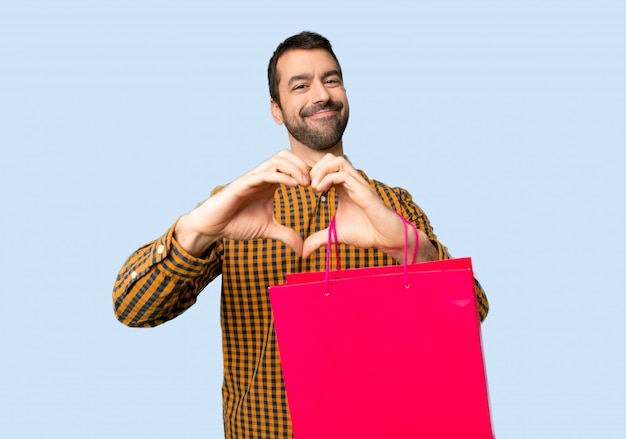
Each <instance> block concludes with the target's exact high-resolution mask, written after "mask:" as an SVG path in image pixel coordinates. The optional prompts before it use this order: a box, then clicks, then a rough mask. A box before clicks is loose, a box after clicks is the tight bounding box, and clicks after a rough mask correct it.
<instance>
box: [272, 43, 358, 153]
mask: <svg viewBox="0 0 626 439" xmlns="http://www.w3.org/2000/svg"><path fill="white" fill-rule="evenodd" d="M276 70H277V73H278V78H279V83H278V92H279V95H280V103H281V106H280V108H279V107H278V105H277V104H276V103H273V104H272V114H273V116H274V119H275V120H276V122H278V123H284V124H285V127H286V128H287V131H288V132H289V135H290V136H291V137H292V138H293V139H295V140H296V141H298V142H299V143H301V144H303V145H305V146H307V147H309V148H311V149H314V150H318V151H323V150H327V149H331V148H332V147H334V146H335V145H337V144H338V143H339V141H340V140H341V136H343V132H344V130H345V129H346V126H347V125H348V115H349V112H350V111H349V106H348V98H347V96H346V90H345V88H344V87H343V81H342V79H341V74H340V73H339V66H338V65H337V62H336V61H335V60H334V58H333V57H332V56H331V55H330V53H328V52H327V51H326V50H323V49H312V50H304V49H296V50H289V51H287V52H285V53H284V54H283V55H282V56H281V57H280V58H279V59H278V63H277V65H276Z"/></svg>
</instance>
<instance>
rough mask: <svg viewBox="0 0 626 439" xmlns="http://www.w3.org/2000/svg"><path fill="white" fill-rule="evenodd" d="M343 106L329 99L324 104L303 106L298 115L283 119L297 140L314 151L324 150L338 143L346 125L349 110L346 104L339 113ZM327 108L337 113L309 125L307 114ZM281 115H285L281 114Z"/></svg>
mask: <svg viewBox="0 0 626 439" xmlns="http://www.w3.org/2000/svg"><path fill="white" fill-rule="evenodd" d="M343 108H344V105H343V104H342V103H341V102H337V101H331V100H329V101H328V102H325V103H324V104H319V105H312V106H310V107H305V108H303V109H302V110H300V113H299V114H298V116H299V117H291V118H288V117H283V120H284V122H285V127H286V128H287V131H289V134H291V135H292V137H293V138H295V139H296V140H297V141H298V142H300V143H302V144H303V145H306V146H308V147H309V148H311V149H314V150H316V151H325V150H327V149H331V148H332V147H333V146H335V145H336V144H337V143H339V141H340V140H341V137H342V136H343V132H344V131H345V130H346V127H347V126H348V117H349V114H350V111H349V109H348V107H347V106H346V108H345V112H344V113H341V110H342V109H343ZM327 109H328V110H334V111H337V113H336V114H333V115H331V116H327V117H325V118H322V119H317V120H315V121H314V122H313V124H315V126H311V125H313V124H311V125H309V121H308V120H307V119H306V118H307V116H311V115H313V114H315V113H317V112H318V111H322V110H327ZM283 116H286V115H285V114H283Z"/></svg>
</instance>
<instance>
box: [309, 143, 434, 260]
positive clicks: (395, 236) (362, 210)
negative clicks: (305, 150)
mask: <svg viewBox="0 0 626 439" xmlns="http://www.w3.org/2000/svg"><path fill="white" fill-rule="evenodd" d="M310 175H311V186H312V187H313V189H315V190H316V191H317V192H324V191H326V190H328V189H329V188H330V187H331V186H335V188H336V190H337V195H338V197H339V204H338V208H337V213H336V215H335V222H336V226H337V240H338V242H340V243H343V244H348V245H353V246H355V247H361V248H378V249H380V250H382V251H384V252H385V253H388V254H389V255H391V256H392V257H393V258H394V259H396V260H397V261H399V262H403V261H404V224H403V221H402V220H401V219H400V218H399V217H398V216H397V215H396V213H395V212H393V210H391V209H390V208H389V207H387V206H386V205H385V203H384V202H383V201H382V200H381V199H380V198H379V197H378V195H377V194H376V193H375V192H374V190H373V189H372V187H371V186H370V185H369V183H368V182H367V181H366V180H365V179H364V178H363V177H362V176H361V174H359V172H358V171H357V170H356V169H354V167H353V166H352V165H351V164H350V162H348V160H346V159H345V158H344V157H336V156H333V155H331V154H327V155H326V156H324V157H323V158H322V159H321V160H320V161H319V162H318V163H317V164H316V165H315V166H314V167H313V168H312V169H311V172H310ZM418 234H419V253H418V260H431V259H436V258H437V252H436V250H435V248H434V246H433V245H432V243H431V242H430V240H429V239H428V237H427V236H426V235H425V234H424V232H422V231H419V232H418ZM408 238H409V254H412V249H413V248H414V246H415V235H414V234H413V233H409V234H408ZM327 242H328V229H324V230H321V231H319V232H316V233H314V234H312V235H311V236H309V237H308V238H307V239H306V240H305V241H304V247H303V257H308V256H309V255H310V254H311V253H312V252H313V251H315V249H317V248H319V247H320V246H322V245H325V244H326V243H327Z"/></svg>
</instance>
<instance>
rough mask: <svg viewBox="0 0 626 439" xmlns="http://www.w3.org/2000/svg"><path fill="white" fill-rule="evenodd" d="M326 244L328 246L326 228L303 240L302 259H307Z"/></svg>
mask: <svg viewBox="0 0 626 439" xmlns="http://www.w3.org/2000/svg"><path fill="white" fill-rule="evenodd" d="M326 244H328V228H326V229H323V230H320V231H318V232H315V233H313V234H312V235H310V236H309V237H308V238H307V239H305V240H304V245H303V247H302V257H303V258H305V259H306V258H308V257H309V256H310V255H311V253H313V252H314V251H315V250H317V249H318V248H320V247H321V246H323V245H326Z"/></svg>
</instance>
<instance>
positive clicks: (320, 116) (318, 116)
mask: <svg viewBox="0 0 626 439" xmlns="http://www.w3.org/2000/svg"><path fill="white" fill-rule="evenodd" d="M335 113H336V110H322V111H318V112H317V113H313V114H311V115H310V116H306V117H309V118H311V119H323V118H326V117H329V116H332V115H334V114H335Z"/></svg>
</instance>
